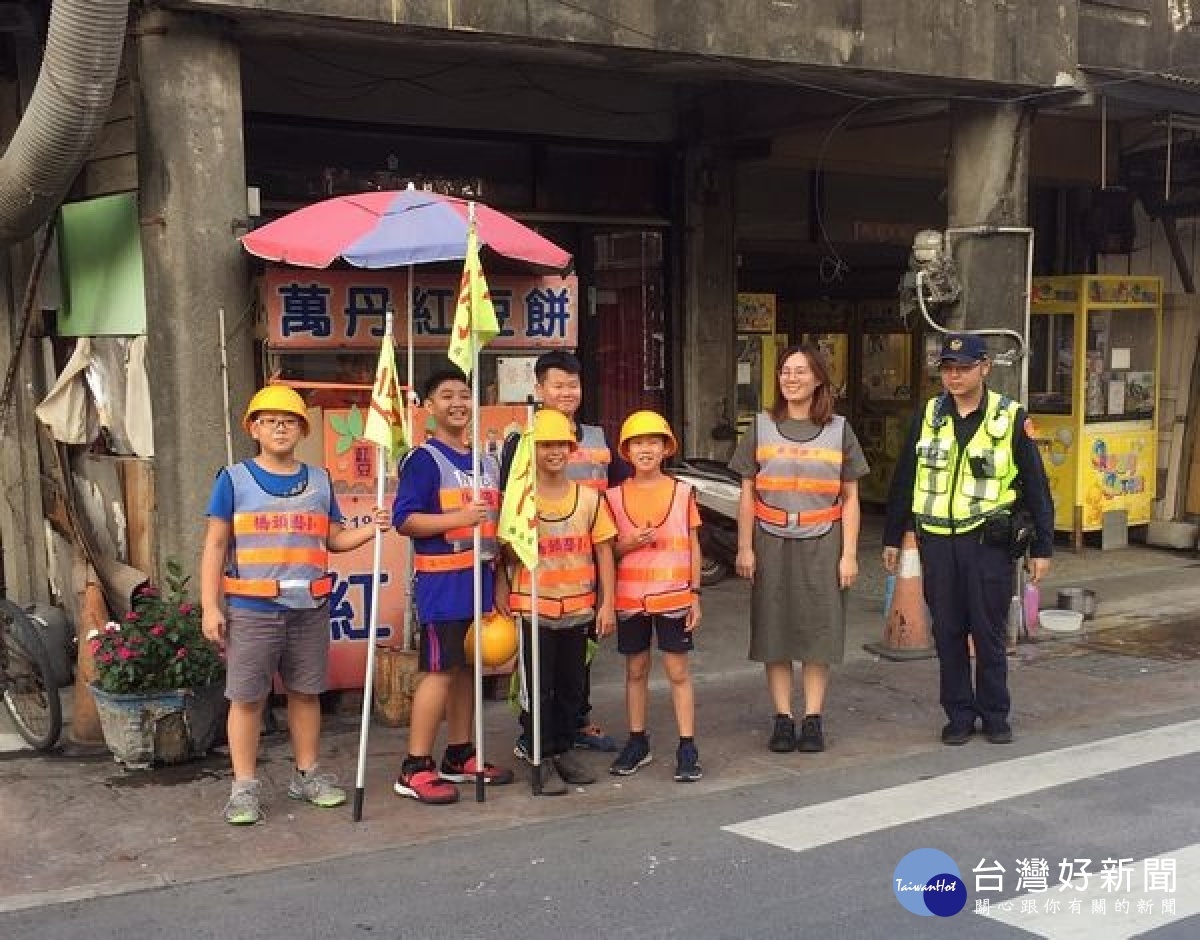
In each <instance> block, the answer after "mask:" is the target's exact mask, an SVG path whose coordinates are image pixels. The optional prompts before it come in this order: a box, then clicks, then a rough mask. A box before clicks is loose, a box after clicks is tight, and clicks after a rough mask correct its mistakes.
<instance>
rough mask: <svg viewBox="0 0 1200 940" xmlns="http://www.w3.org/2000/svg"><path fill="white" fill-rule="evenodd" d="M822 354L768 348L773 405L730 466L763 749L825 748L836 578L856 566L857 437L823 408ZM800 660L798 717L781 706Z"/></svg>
mask: <svg viewBox="0 0 1200 940" xmlns="http://www.w3.org/2000/svg"><path fill="white" fill-rule="evenodd" d="M833 406H834V394H833V388H832V384H831V382H830V375H829V366H828V364H827V363H826V361H825V358H824V357H823V356H822V355H821V353H820V352H819V351H818V350H817V349H816V348H814V347H812V346H795V347H792V348H790V349H788V350H787V351H786V352H785V353H784V354H783V356H782V358H781V359H780V363H779V371H778V372H777V373H776V375H775V405H774V407H773V408H772V409H771V410H770V412H763V413H762V414H759V415H757V416H756V418H755V421H754V426H753V427H752V428H751V429H750V430H748V431H747V432H746V434H745V435H744V436H743V437H742V439H741V441H740V442H739V444H738V448H737V452H736V453H735V454H734V455H733V460H731V461H730V466H731V467H732V468H733V469H734V470H735V471H737V472H738V473H739V474H740V475H741V477H742V497H741V503H740V505H739V507H738V553H737V572H738V574H739V575H741V576H742V577H743V578H750V579H751V581H752V582H753V591H752V605H751V614H750V659H752V660H754V661H755V662H761V663H764V664H765V666H766V673H767V688H768V690H769V691H770V693H771V700H772V702H773V703H774V706H775V727H774V731H773V733H772V735H771V740H770V742H769V744H768V747H770V749H771V750H772V751H779V752H783V751H791V750H800V751H810V752H813V751H822V750H824V749H825V737H824V729H823V727H822V721H821V712H822V709H823V708H824V705H825V690H826V688H827V687H828V685H829V667H830V665H831V664H832V663H840V662H841V661H842V659H843V657H844V654H845V639H846V634H845V621H846V590H847V589H848V588H849V587H850V585H852V584H853V583H854V581H855V579H856V578H857V577H858V529H859V521H860V509H859V502H858V481H859V479H861V478H862V477H863V476H865V475H866V474H867V471H868V469H869V468H868V466H867V462H866V459H865V458H864V457H863V452H862V448H861V447H860V446H859V443H858V438H857V437H856V436H855V434H854V431H853V430H851V428H850V424H849V422H847V421H846V420H845V419H844V418H843V417H841V416H840V415H836V414H834V411H833ZM797 660H799V661H800V663H801V673H800V680H801V685H802V687H803V691H804V713H803V714H804V720H803V721H802V722H801V726H800V734H799V736H797V734H796V722H795V720H794V719H793V717H792V664H793V662H794V661H797Z"/></svg>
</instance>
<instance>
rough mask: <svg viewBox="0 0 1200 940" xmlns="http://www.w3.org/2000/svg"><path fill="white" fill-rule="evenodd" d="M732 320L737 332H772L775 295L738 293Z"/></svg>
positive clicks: (773, 327)
mask: <svg viewBox="0 0 1200 940" xmlns="http://www.w3.org/2000/svg"><path fill="white" fill-rule="evenodd" d="M734 320H735V323H736V326H735V330H736V331H737V332H738V333H774V332H775V295H774V294H738V295H737V310H736V313H735V315H734Z"/></svg>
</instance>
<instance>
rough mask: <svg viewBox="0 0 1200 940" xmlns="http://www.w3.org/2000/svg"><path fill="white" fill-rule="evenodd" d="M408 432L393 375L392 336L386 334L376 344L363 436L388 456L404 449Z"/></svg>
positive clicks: (396, 380)
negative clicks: (374, 363)
mask: <svg viewBox="0 0 1200 940" xmlns="http://www.w3.org/2000/svg"><path fill="white" fill-rule="evenodd" d="M407 436H408V435H407V433H406V429H405V427H404V403H403V401H402V399H401V397H400V382H399V380H398V379H397V377H396V350H395V347H394V346H393V344H392V338H391V337H390V336H385V337H384V338H383V345H382V346H380V347H379V365H378V366H376V368H375V387H374V388H372V389H371V407H370V408H369V409H368V410H367V422H366V426H365V427H364V428H363V438H364V439H365V440H368V441H371V442H372V443H374V444H378V445H379V446H380V447H383V448H385V449H386V450H387V452H388V457H389V459H390V458H392V457H395V456H396V455H397V454H398V453H399V452H400V451H401V450H403V449H404V446H405V444H406V443H407Z"/></svg>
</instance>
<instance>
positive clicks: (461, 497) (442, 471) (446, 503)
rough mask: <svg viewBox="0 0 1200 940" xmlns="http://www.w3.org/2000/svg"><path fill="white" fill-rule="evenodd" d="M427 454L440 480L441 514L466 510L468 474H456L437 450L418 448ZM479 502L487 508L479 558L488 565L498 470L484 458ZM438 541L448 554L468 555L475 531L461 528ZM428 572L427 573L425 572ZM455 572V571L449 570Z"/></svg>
mask: <svg viewBox="0 0 1200 940" xmlns="http://www.w3.org/2000/svg"><path fill="white" fill-rule="evenodd" d="M421 446H422V447H424V448H425V450H427V451H428V452H429V453H430V454H432V455H433V459H434V462H435V463H436V464H437V468H438V475H439V477H440V480H439V483H438V505H439V506H440V507H441V510H442V512H454V511H455V510H458V509H461V508H462V507H463V506H468V505H470V503H471V500H472V499H473V498H474V497H473V495H472V487H471V474H470V473H469V472H468V471H464V470H459V469H458V467H456V466H454V464H453V463H451V461H450V458H449V457H447V456H446V455H445V454H443V453H442V452H441V451H440V450H438V448H436V447H433V446H431V445H429V444H422V445H421ZM479 474H480V476H479V498H480V499H481V500H483V501H484V502H485V503H487V505H488V514H487V518H486V519H484V521H483V523H482V524H481V525H480V527H479V528H480V536H481V542H480V557H481V558H482V559H483V560H484V561H489V560H491V559H492V558H495V557H496V525H497V523H498V522H499V521H500V491H499V489H497V481H498V480H499V479H500V467H499V465H498V464H497V463H496V458H494V457H492V456H489V455H484V456H483V457H482V458H480V461H479ZM442 538H444V539H445V540H446V542H447V543H448V544H449V546H450V550H451V551H452V552H455V553H459V552H466V553H468V554H469V553H470V552H472V551H474V548H475V529H474V528H472V527H471V526H464V527H462V528H460V529H451V530H450V531H449V532H446V533H444V534H443V536H442ZM473 563H474V562H473V561H472V562H468V564H467V566H466V567H468V568H469V567H471V565H472V564H473ZM413 567H414V568H415V569H416V570H417V571H420V570H422V569H421V568H417V567H416V564H415V562H414V566H413ZM425 570H429V569H425ZM450 570H457V569H450Z"/></svg>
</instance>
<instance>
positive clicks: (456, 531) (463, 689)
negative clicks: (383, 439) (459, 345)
mask: <svg viewBox="0 0 1200 940" xmlns="http://www.w3.org/2000/svg"><path fill="white" fill-rule="evenodd" d="M422 398H423V399H424V401H425V406H426V407H427V408H428V409H429V415H430V417H431V418H432V419H433V422H434V424H435V430H434V433H433V436H432V437H431V438H430V439H429V440H427V441H426V442H425V443H424V444H422V445H421V446H420V447H417V448H415V449H414V450H413V451H412V452H411V453H409V454H408V455H407V456H406V457H405V459H404V461H403V463H401V465H400V479H399V482H398V484H397V486H396V500H395V503H394V504H393V506H392V523H393V524H394V525H395V527H396V530H397V531H398V532H400V533H401V534H402V535H407V536H408V537H409V538H410V539H412V551H413V570H414V571H415V573H416V587H415V594H416V608H417V620H418V652H417V661H418V668H419V669H420V671H421V672H422V673H425V676H424V678H423V679H422V680H421V682H420V684H419V685H418V686H417V689H416V692H415V693H414V695H413V704H412V717H411V719H410V722H409V732H408V755H407V756H406V757H405V759H404V762H403V764H402V765H401V767H400V776H399V777H398V778H397V779H396V782H395V784H394V787H393V789H395V791H396V792H397V793H399V794H400V795H401V796H407V797H411V798H412V799H414V800H417V801H419V802H421V803H453V802H455V801H456V800H457V799H458V788H457V787H456V786H454V784H456V783H466V782H468V781H470V780H473V779H474V778H475V774H476V771H477V768H478V765H477V763H476V759H475V746H474V745H473V744H472V743H471V724H472V721H473V719H474V705H475V696H474V691H475V690H474V684H473V675H472V670H471V669H470V668H469V666H468V663H467V658H466V651H465V649H464V648H463V644H464V641H465V640H466V635H467V630H468V629H469V628H470V626H471V621H472V619H473V618H474V615H475V595H474V533H475V528H476V527H477V526H478V527H481V528H482V533H481V536H482V538H481V548H482V560H483V570H482V573H483V598H482V611H483V613H485V614H486V613H490V612H491V610H492V600H493V559H494V558H495V557H496V523H497V522H498V521H499V515H500V511H499V507H500V493H499V489H498V484H499V479H500V470H499V467H498V466H497V464H496V460H495V458H493V457H489V456H486V455H485V456H483V457H481V459H480V480H479V499H478V501H476V500H475V499H474V497H473V486H472V483H473V481H472V479H471V474H472V470H473V467H472V463H473V461H472V456H471V450H470V447H469V446H466V445H465V444H464V443H463V442H464V440H465V438H466V435H467V430H468V428H469V426H470V423H471V408H472V402H471V389H470V386H469V385H468V384H467V380H466V376H464V375H463V373H462V372H461V371H460V370H459V369H457V368H454V367H447V368H445V369H441V370H439V371H437V372H435V373H434V374H433V375H431V376H430V377H429V378H428V379H427V380H426V382H425V386H424V389H423V394H422ZM443 715H445V718H446V735H447V743H446V753H445V755H444V756H443V758H442V764H441V768H440V770H439V769H438V767H437V765H436V764H435V763H434V760H433V744H434V740H435V738H436V737H437V731H438V726H439V725H440V724H441V722H442V716H443ZM483 771H484V780H485V782H486V783H489V784H504V783H511V782H512V779H513V775H512V771H511V770H507V769H504V768H500V767H494V766H493V765H491V764H485V765H484V768H483Z"/></svg>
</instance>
